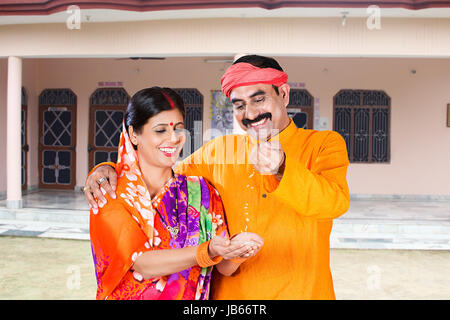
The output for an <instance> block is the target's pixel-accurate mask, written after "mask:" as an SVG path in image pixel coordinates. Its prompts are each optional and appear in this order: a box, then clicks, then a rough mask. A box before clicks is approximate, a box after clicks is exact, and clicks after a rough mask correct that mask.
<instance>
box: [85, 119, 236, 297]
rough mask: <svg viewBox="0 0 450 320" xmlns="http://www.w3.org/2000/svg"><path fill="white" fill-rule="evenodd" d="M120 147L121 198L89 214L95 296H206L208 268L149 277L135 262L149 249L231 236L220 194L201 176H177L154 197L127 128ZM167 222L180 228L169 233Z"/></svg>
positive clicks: (118, 171)
mask: <svg viewBox="0 0 450 320" xmlns="http://www.w3.org/2000/svg"><path fill="white" fill-rule="evenodd" d="M118 150H119V152H118V162H117V165H116V166H115V168H116V172H117V174H118V185H117V190H116V193H117V198H116V199H111V198H110V197H109V195H108V194H105V197H107V200H108V201H107V203H106V205H102V204H100V205H99V209H98V210H97V209H91V214H90V236H91V246H92V254H93V258H94V264H95V271H96V277H97V299H166V300H168V299H170V300H171V299H190V300H193V299H196V300H197V299H201V300H203V299H208V298H209V284H210V278H211V271H212V268H211V267H209V266H198V265H196V266H193V267H191V268H187V269H185V270H182V271H180V272H177V273H174V274H171V275H166V276H163V277H158V278H154V279H147V280H144V279H143V277H142V275H140V274H139V273H137V272H136V271H133V270H132V266H133V263H134V261H135V260H136V258H137V257H139V256H140V255H141V254H143V253H144V252H146V251H149V250H161V249H174V248H177V249H178V248H184V247H187V246H197V245H201V244H202V243H209V242H208V241H209V240H210V239H212V237H214V236H215V235H220V236H228V234H227V228H226V224H225V221H224V219H222V217H224V213H223V206H222V203H221V201H220V197H219V194H218V193H217V191H216V190H215V189H214V188H213V187H212V186H211V185H210V184H209V183H208V182H207V181H205V180H204V179H203V178H201V177H193V176H190V177H186V176H184V175H178V174H175V175H174V176H173V177H172V178H170V179H169V181H168V182H167V183H166V184H165V186H164V187H163V188H162V189H161V190H160V191H159V192H158V194H156V195H155V196H154V197H153V199H150V193H149V191H148V189H147V186H146V184H145V182H144V180H143V176H142V173H141V170H140V168H139V165H138V162H137V154H136V152H135V150H134V148H133V146H132V144H131V141H130V140H129V137H128V134H127V133H126V130H125V127H124V129H123V132H122V135H121V137H120V144H119V148H118ZM163 221H164V222H163ZM166 226H170V227H171V228H173V227H177V228H178V229H177V230H178V232H176V234H175V233H174V235H171V234H170V232H169V227H166ZM215 260H216V259H215ZM217 260H218V259H217Z"/></svg>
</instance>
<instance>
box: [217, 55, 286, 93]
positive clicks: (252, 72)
mask: <svg viewBox="0 0 450 320" xmlns="http://www.w3.org/2000/svg"><path fill="white" fill-rule="evenodd" d="M287 79H288V75H287V74H286V73H285V72H283V71H280V70H277V69H273V68H258V67H255V66H254V65H252V64H250V63H247V62H239V63H236V64H233V65H231V67H229V68H228V69H227V71H226V72H225V74H224V75H223V76H222V81H221V82H220V83H221V84H222V92H223V93H224V94H225V95H226V96H227V97H228V98H229V97H230V93H231V90H233V89H234V88H236V87H242V86H250V85H253V84H258V83H264V84H273V85H274V86H277V87H279V86H281V85H283V84H285V83H286V82H287Z"/></svg>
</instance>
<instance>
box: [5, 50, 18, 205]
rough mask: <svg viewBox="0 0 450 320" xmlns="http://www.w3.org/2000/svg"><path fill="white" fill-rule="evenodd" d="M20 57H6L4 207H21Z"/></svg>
mask: <svg viewBox="0 0 450 320" xmlns="http://www.w3.org/2000/svg"><path fill="white" fill-rule="evenodd" d="M21 89H22V59H21V58H19V57H8V91H7V103H6V104H7V105H6V207H7V208H10V209H18V208H22V183H21V181H22V179H21V174H22V171H21V163H22V162H21V122H22V121H21V109H22V101H21V100H22V99H21V98H22V94H21Z"/></svg>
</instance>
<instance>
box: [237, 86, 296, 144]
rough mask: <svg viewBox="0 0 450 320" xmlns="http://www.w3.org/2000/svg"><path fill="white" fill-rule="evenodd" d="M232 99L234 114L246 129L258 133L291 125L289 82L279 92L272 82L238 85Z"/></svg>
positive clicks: (279, 129)
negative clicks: (288, 108) (288, 106)
mask: <svg viewBox="0 0 450 320" xmlns="http://www.w3.org/2000/svg"><path fill="white" fill-rule="evenodd" d="M230 100H231V102H232V103H233V111H234V116H235V117H236V120H237V122H238V123H239V126H240V127H241V128H242V129H243V130H245V131H248V130H253V131H254V132H255V133H256V134H258V132H267V130H270V129H273V130H278V131H281V130H283V129H284V128H286V127H287V126H288V125H289V116H288V114H287V111H286V107H287V105H288V104H289V85H287V84H284V85H282V86H280V87H278V94H277V92H276V91H275V89H274V87H273V86H272V85H270V84H255V85H250V86H241V87H237V88H234V89H233V90H232V91H231V94H230ZM267 138H269V137H267Z"/></svg>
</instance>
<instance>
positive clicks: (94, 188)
mask: <svg viewBox="0 0 450 320" xmlns="http://www.w3.org/2000/svg"><path fill="white" fill-rule="evenodd" d="M102 178H105V179H102ZM100 179H101V180H103V181H101V180H100ZM99 180H100V182H101V183H100V184H99V183H98V182H97V181H99ZM116 186H117V173H116V170H114V168H113V167H111V166H110V165H103V166H99V167H98V168H97V169H95V171H94V172H92V174H91V175H90V176H88V178H87V179H86V185H85V188H84V189H85V191H84V196H85V197H86V200H87V201H88V203H89V207H91V208H94V209H97V208H98V204H97V200H98V202H99V203H106V198H105V196H104V195H103V192H102V190H100V187H101V188H102V189H104V191H105V192H107V193H108V194H109V195H110V196H111V198H113V199H115V198H116ZM96 199H97V200H96Z"/></svg>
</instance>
